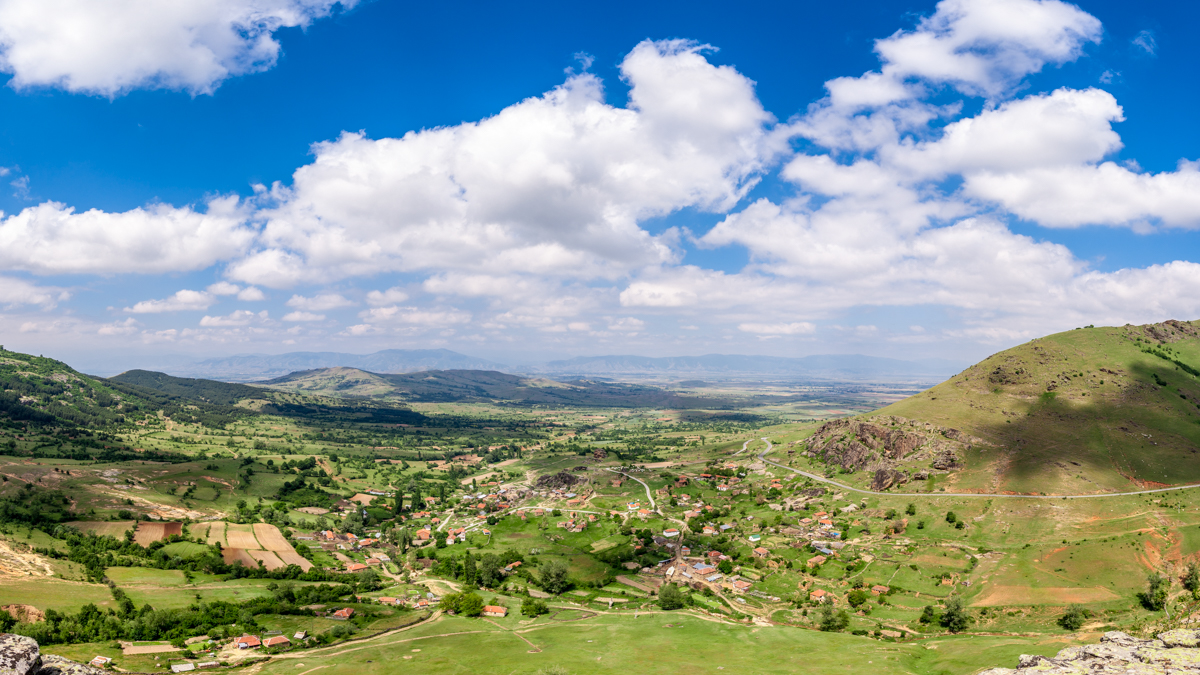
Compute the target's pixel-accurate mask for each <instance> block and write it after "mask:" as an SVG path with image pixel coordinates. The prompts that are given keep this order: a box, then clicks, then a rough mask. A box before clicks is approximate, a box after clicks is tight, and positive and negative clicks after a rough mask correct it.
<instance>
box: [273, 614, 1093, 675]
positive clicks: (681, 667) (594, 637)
mask: <svg viewBox="0 0 1200 675" xmlns="http://www.w3.org/2000/svg"><path fill="white" fill-rule="evenodd" d="M504 623H508V622H507V621H504ZM522 623H526V622H522ZM1087 637H1091V638H1094V637H1095V636H1084V635H1077V636H1071V638H1045V639H1041V640H1030V639H1029V638H1021V637H1016V636H1013V637H1003V636H998V637H992V636H970V637H965V636H963V637H940V638H931V639H928V640H922V641H919V642H910V643H905V644H897V643H890V642H881V641H868V640H863V639H860V638H855V637H853V636H850V635H846V634H842V633H822V632H819V631H811V630H799V629H795V628H788V627H780V626H757V625H730V624H723V623H716V622H714V621H710V620H706V619H703V618H700V617H698V616H695V615H690V614H681V613H670V614H667V613H648V614H641V615H639V616H638V618H636V619H635V618H633V616H632V614H629V615H610V614H603V613H601V614H598V615H595V616H593V617H591V618H587V619H581V620H576V621H570V622H561V623H560V622H555V621H553V620H544V619H543V620H539V621H537V622H528V623H527V625H522V626H520V627H519V628H517V630H516V631H513V630H508V629H505V628H502V627H500V625H496V624H493V623H491V622H489V621H487V620H483V619H464V618H458V617H445V616H444V617H441V618H440V619H437V620H434V621H431V622H429V623H426V624H423V625H420V626H417V627H415V628H413V629H411V630H408V631H404V632H401V633H396V634H393V635H389V636H385V637H381V638H378V639H376V640H374V641H370V642H363V643H352V644H346V645H339V646H334V647H330V648H327V649H324V650H314V651H310V652H307V653H304V654H296V655H289V656H288V657H287V658H280V659H276V660H274V661H272V662H270V663H269V664H267V665H266V666H265V667H263V668H262V671H261V672H262V673H264V674H267V675H283V674H285V673H287V674H293V675H294V674H296V673H307V672H312V671H314V670H317V669H320V672H321V675H385V674H387V673H394V672H396V671H397V670H398V669H401V668H402V669H404V670H411V671H412V672H420V673H497V674H500V673H503V674H505V675H507V674H511V673H534V672H536V671H538V670H541V669H547V668H550V667H553V666H558V667H561V668H563V669H565V670H566V671H567V672H571V673H630V672H651V673H684V672H695V673H716V672H718V671H721V670H723V671H726V672H731V673H797V672H803V673H811V674H814V675H817V674H823V673H838V674H845V673H871V674H872V675H888V674H891V673H929V674H931V675H937V674H941V673H947V674H949V673H956V674H957V673H969V672H972V671H976V670H979V669H982V668H986V667H993V666H996V665H1011V664H1014V663H1015V662H1016V659H1017V656H1018V655H1020V654H1028V653H1037V654H1046V655H1051V654H1054V653H1055V652H1057V651H1058V650H1059V649H1061V648H1063V647H1064V646H1067V645H1068V644H1074V643H1075V641H1076V640H1078V641H1080V642H1082V641H1085V639H1086V638H1087ZM1069 640H1070V641H1069Z"/></svg>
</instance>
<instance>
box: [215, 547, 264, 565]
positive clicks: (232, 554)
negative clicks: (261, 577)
mask: <svg viewBox="0 0 1200 675" xmlns="http://www.w3.org/2000/svg"><path fill="white" fill-rule="evenodd" d="M221 557H222V558H224V559H225V564H226V565H232V564H234V563H235V562H238V563H241V564H242V567H245V568H246V569H251V570H252V569H254V568H256V567H258V561H257V560H255V559H254V557H253V556H251V555H250V554H249V553H248V552H246V549H242V548H227V549H225V550H223V551H221Z"/></svg>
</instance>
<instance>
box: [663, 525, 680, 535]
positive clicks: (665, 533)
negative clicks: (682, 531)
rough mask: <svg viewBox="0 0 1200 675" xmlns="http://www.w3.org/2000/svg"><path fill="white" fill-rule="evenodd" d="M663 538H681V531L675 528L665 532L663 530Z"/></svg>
mask: <svg viewBox="0 0 1200 675" xmlns="http://www.w3.org/2000/svg"><path fill="white" fill-rule="evenodd" d="M663 536H664V537H678V536H679V530H677V529H675V528H673V527H672V528H668V529H665V530H663Z"/></svg>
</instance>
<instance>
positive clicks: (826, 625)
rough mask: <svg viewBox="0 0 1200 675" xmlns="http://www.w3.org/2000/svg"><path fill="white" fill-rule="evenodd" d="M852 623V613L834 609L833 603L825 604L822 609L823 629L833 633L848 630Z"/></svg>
mask: <svg viewBox="0 0 1200 675" xmlns="http://www.w3.org/2000/svg"><path fill="white" fill-rule="evenodd" d="M849 625H850V615H848V614H846V611H845V610H842V611H834V609H833V605H825V607H824V608H823V609H822V610H821V630H823V631H826V632H831V633H836V632H838V631H843V630H846V627H847V626H849Z"/></svg>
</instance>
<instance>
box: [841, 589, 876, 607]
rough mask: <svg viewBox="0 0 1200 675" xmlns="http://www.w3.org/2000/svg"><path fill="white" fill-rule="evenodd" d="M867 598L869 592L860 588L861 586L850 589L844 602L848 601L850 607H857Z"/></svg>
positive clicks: (868, 597)
mask: <svg viewBox="0 0 1200 675" xmlns="http://www.w3.org/2000/svg"><path fill="white" fill-rule="evenodd" d="M869 599H871V596H870V594H868V593H867V592H866V591H864V590H862V589H861V588H859V589H857V590H853V591H850V592H849V593H848V594H847V595H846V602H849V603H850V606H851V607H858V606H859V605H862V604H864V603H865V602H866V601H867V600H869Z"/></svg>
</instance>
